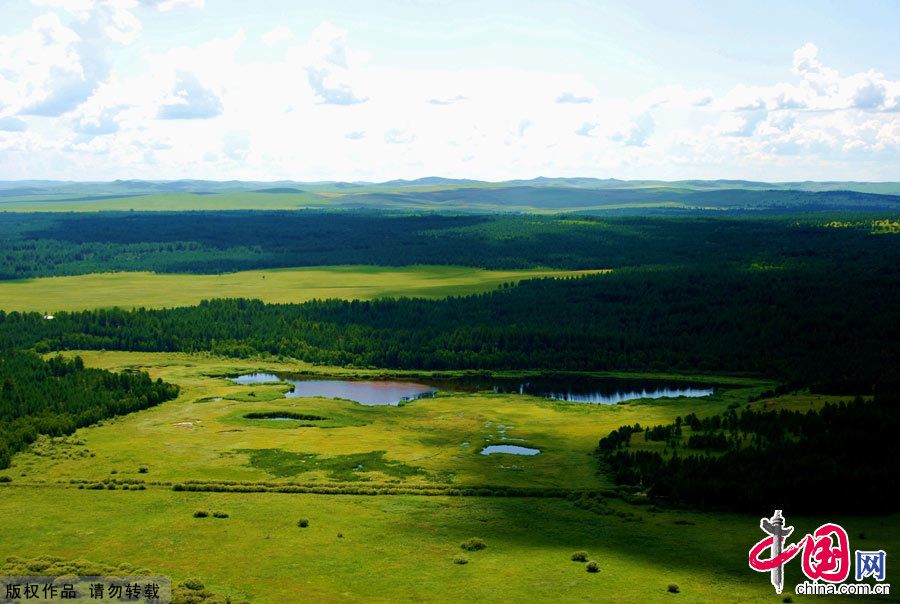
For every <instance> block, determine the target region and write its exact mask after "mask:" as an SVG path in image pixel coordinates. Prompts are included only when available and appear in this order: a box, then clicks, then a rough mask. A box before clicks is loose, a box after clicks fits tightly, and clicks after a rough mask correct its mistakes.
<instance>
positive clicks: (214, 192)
mask: <svg viewBox="0 0 900 604" xmlns="http://www.w3.org/2000/svg"><path fill="white" fill-rule="evenodd" d="M201 200H202V201H201ZM299 208H318V209H375V210H401V211H410V210H415V211H426V210H432V211H451V212H481V213H483V212H533V211H534V212H580V213H585V212H587V213H609V212H627V213H659V212H698V211H714V210H727V211H769V212H771V211H790V210H791V209H795V210H799V211H817V210H839V211H843V210H846V211H887V212H896V211H900V182H856V181H829V182H816V181H802V182H782V183H767V182H758V181H750V180H725V179H718V180H696V179H694V180H678V181H662V180H620V179H616V178H607V179H601V178H591V177H546V176H538V177H536V178H532V179H528V180H510V181H504V182H488V181H479V180H472V179H457V178H443V177H438V176H429V177H425V178H418V179H413V180H402V179H401V180H390V181H387V182H382V183H371V182H332V181H324V182H302V181H293V180H281V181H270V182H263V181H239V180H230V181H212V180H196V179H185V180H115V181H111V182H74V181H47V180H24V181H0V211H3V210H12V211H31V210H36V211H60V210H64V211H79V210H167V211H169V210H215V209H230V210H234V209H279V210H280V209H299Z"/></svg>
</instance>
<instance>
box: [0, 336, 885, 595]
mask: <svg viewBox="0 0 900 604" xmlns="http://www.w3.org/2000/svg"><path fill="white" fill-rule="evenodd" d="M69 354H74V353H69ZM79 354H80V355H81V356H82V357H83V358H84V360H85V363H86V364H87V365H89V366H95V367H103V368H108V369H120V370H121V369H143V370H146V371H148V372H149V373H150V374H151V375H152V376H153V377H162V378H163V379H165V380H168V381H171V382H174V383H177V384H178V385H179V386H181V388H182V391H181V395H180V396H179V397H178V399H176V400H174V401H170V402H167V403H164V404H162V405H160V406H158V407H155V408H152V409H148V410H145V411H141V412H138V413H134V414H131V415H128V416H124V417H120V418H117V419H115V420H110V421H106V422H103V423H102V424H101V425H97V426H93V427H90V428H85V429H82V430H79V431H78V432H77V433H76V434H75V435H73V436H72V437H68V438H66V439H58V440H55V441H50V440H48V439H41V441H39V442H38V443H36V444H35V445H34V446H33V447H32V448H31V450H30V451H27V452H23V453H20V454H18V455H17V456H16V457H15V458H14V461H13V464H14V465H13V467H11V468H9V469H7V470H3V471H0V476H8V477H10V478H11V479H12V482H10V483H2V482H0V536H2V537H0V559H3V558H5V557H6V556H11V555H15V556H21V557H36V556H40V555H53V556H60V557H63V558H67V559H75V558H84V559H88V560H93V561H99V562H105V563H110V564H118V563H122V562H127V563H130V564H134V565H138V566H143V567H147V568H149V569H152V570H153V571H154V572H160V573H165V574H168V575H170V576H172V577H173V578H174V579H175V580H176V581H179V580H182V579H185V578H187V577H191V576H198V577H200V578H201V579H202V580H203V581H204V582H205V583H206V584H207V586H208V587H211V588H213V589H214V590H215V591H217V592H221V593H226V594H228V595H230V596H231V597H232V599H233V601H240V600H241V599H245V598H246V599H249V600H251V601H253V602H272V603H280V602H293V601H306V600H313V601H322V602H331V601H397V600H423V601H429V600H431V601H434V600H436V601H465V600H470V601H534V600H547V601H549V600H553V601H565V602H569V601H617V602H670V601H673V600H677V601H684V602H707V601H722V602H773V603H774V602H779V601H781V597H776V596H775V594H774V592H773V590H772V589H771V586H770V585H769V583H768V577H767V576H764V575H757V574H755V573H753V572H752V571H750V570H749V569H747V567H746V555H747V550H748V548H749V547H750V546H751V545H752V544H753V543H754V542H755V541H756V540H757V539H758V538H759V537H760V534H759V529H758V522H759V519H758V517H755V518H754V517H748V516H741V515H731V514H701V513H694V512H685V511H678V510H668V509H660V508H657V507H655V506H649V505H636V504H632V503H626V502H625V501H623V500H621V499H617V498H615V497H610V496H607V497H604V498H603V499H602V500H598V499H584V498H583V497H581V495H579V494H577V493H578V492H579V491H582V490H593V491H604V490H605V489H607V488H608V487H609V486H610V485H609V483H608V482H607V481H606V480H605V479H604V477H603V476H602V475H599V474H598V473H597V471H596V465H595V461H594V459H593V457H592V456H591V451H592V449H593V448H594V447H595V445H596V441H597V439H598V438H599V437H600V436H603V435H605V434H606V433H608V432H609V431H610V430H611V429H613V428H616V427H618V426H619V425H622V424H625V423H634V422H636V421H639V422H640V423H642V424H650V425H652V424H656V423H667V422H670V421H672V420H673V419H674V417H675V416H677V415H685V414H686V413H688V412H690V411H696V412H698V413H699V414H706V413H715V412H719V411H721V410H723V409H725V408H726V407H727V406H728V405H729V404H733V403H744V402H745V401H746V400H747V398H748V397H749V396H752V395H754V394H758V393H760V392H761V391H763V390H765V389H767V388H769V387H771V383H768V382H764V381H760V380H753V379H748V378H719V379H717V380H713V381H715V382H717V383H719V384H722V383H728V384H733V385H734V386H733V387H731V388H722V389H720V390H719V391H718V392H717V393H716V394H715V395H714V396H712V397H709V398H705V399H658V400H650V401H639V402H632V403H629V404H621V405H615V406H592V405H581V404H577V403H558V402H550V401H546V400H543V399H539V398H535V397H529V396H519V395H498V394H489V393H468V394H465V393H464V394H456V393H441V394H439V395H438V396H437V397H435V398H433V399H421V400H417V401H414V402H411V403H408V404H406V405H404V406H400V407H375V408H367V407H362V406H360V405H357V404H355V403H352V402H349V401H339V400H326V399H320V398H292V399H285V398H282V393H283V391H284V390H285V389H286V387H287V386H286V385H284V384H272V385H237V384H234V383H232V382H230V381H228V380H226V379H225V378H224V376H227V375H234V374H238V373H246V372H252V371H260V370H264V371H301V372H309V373H314V374H315V373H318V374H323V375H325V374H335V373H336V374H340V375H355V376H357V377H373V376H376V375H380V372H378V371H367V372H354V371H351V370H346V369H345V370H336V369H333V368H327V367H315V366H310V365H306V364H303V363H299V362H282V361H276V360H271V361H266V360H253V361H242V360H235V359H224V358H217V357H211V356H202V355H186V354H163V353H127V352H81V353H79ZM401 375H403V377H413V376H414V374H411V373H404V374H401ZM643 377H647V376H643ZM670 377H671V376H670ZM693 377H694V379H696V376H693ZM825 400H834V399H829V398H828V397H821V396H816V395H806V394H804V395H799V396H791V395H788V396H786V397H781V398H778V399H772V400H767V401H763V402H760V403H757V405H767V406H770V407H778V406H785V407H789V408H798V409H799V408H808V407H810V406H817V405H820V404H822V403H823V402H824V401H825ZM251 411H257V412H259V411H292V412H295V413H300V414H306V415H316V416H320V417H327V418H328V423H327V425H326V424H325V423H323V424H322V425H321V427H318V426H316V425H313V426H309V425H307V426H301V425H300V424H302V423H303V422H300V421H298V422H284V423H281V422H271V423H269V424H266V423H264V422H261V421H260V420H247V419H244V417H243V416H244V414H245V413H247V412H251ZM312 423H315V422H312ZM276 424H280V425H276ZM517 438H521V439H523V440H522V441H514V440H510V439H517ZM504 439H506V440H507V442H512V443H527V444H530V445H534V446H537V447H539V448H540V449H541V450H542V453H541V455H538V456H536V457H510V456H502V455H494V456H482V455H479V454H478V450H479V449H480V448H481V447H482V446H483V445H486V444H491V443H498V442H503V441H504ZM466 443H468V445H466ZM260 452H262V453H260ZM304 454H313V455H315V457H303V455H304ZM254 458H256V460H255V461H254ZM304 459H305V460H307V461H308V462H312V465H313V466H315V467H314V468H313V469H311V470H309V471H306V469H305V468H303V467H302V464H303V463H305V462H304V461H303V460H304ZM351 461H352V463H353V464H354V465H352V466H349V467H348V465H347V464H348V463H350V462H351ZM345 462H346V463H345ZM367 464H370V465H368V466H367ZM141 466H146V467H147V471H146V473H143V472H141V471H140V467H141ZM359 466H362V467H359ZM113 472H115V474H113ZM105 479H116V480H120V481H126V480H127V481H145V482H144V483H140V484H142V486H145V487H146V490H139V491H136V490H133V485H135V484H138V483H137V482H131V485H132V488H130V489H129V490H123V489H122V487H121V483H120V486H119V488H117V489H115V490H108V489H104V490H88V489H78V488H77V485H78V483H77V482H74V483H73V482H71V481H79V480H86V481H89V482H91V483H94V484H97V483H100V481H103V480H105ZM188 480H212V481H226V480H237V481H244V482H248V483H252V484H256V483H260V482H266V483H269V484H271V483H284V482H291V481H293V482H298V483H304V484H320V485H365V484H373V483H375V484H393V485H407V484H408V485H429V484H431V485H448V484H449V485H456V486H465V485H471V486H477V485H508V486H527V487H561V488H565V489H571V490H572V491H573V493H575V494H573V496H572V497H571V498H523V497H501V496H489V497H458V496H457V497H447V496H431V497H424V496H413V495H378V496H360V495H316V494H287V493H272V492H268V493H265V492H255V493H211V492H180V491H173V490H172V485H171V484H166V483H177V482H183V481H188ZM197 510H205V511H209V512H214V511H222V512H225V513H227V514H229V517H228V518H224V519H219V518H212V517H210V518H202V519H198V518H194V517H193V513H194V512H195V511H197ZM766 512H769V511H768V510H766V511H763V512H762V513H766ZM300 518H307V519H309V521H310V524H309V527H308V528H299V527H298V526H297V521H298V519H300ZM790 520H791V522H792V524H794V525H795V526H797V527H798V528H797V530H798V531H801V532H802V531H808V530H812V529H813V528H815V527H816V526H818V525H819V524H821V522H822V521H823V520H822V519H813V518H799V517H790ZM829 520H835V521H843V522H844V526H845V527H847V528H848V530H849V531H850V533H851V536H853V535H857V534H858V533H860V532H864V533H865V534H866V538H867V541H865V542H864V543H865V544H866V545H869V544H871V545H873V546H875V545H877V547H879V548H883V549H885V550H889V551H894V550H896V547H897V546H900V522H898V521H897V520H898V518H897V516H890V517H854V518H846V519H835V518H829ZM469 537H480V538H482V539H484V540H485V542H486V543H487V545H488V547H487V549H485V550H483V551H480V552H471V553H467V552H463V551H462V550H461V549H460V547H459V544H460V543H461V542H462V541H463V540H465V539H468V538H469ZM575 550H587V551H588V552H589V555H590V558H591V559H595V560H597V561H598V562H599V563H600V566H601V572H600V573H598V574H596V575H593V574H589V573H586V572H585V570H584V565H583V564H579V563H576V562H572V561H571V560H570V559H569V557H570V555H571V553H572V552H573V551H575ZM460 554H462V555H465V556H466V558H467V559H468V564H465V565H459V564H455V563H454V562H453V558H454V557H455V556H457V555H460ZM251 560H252V564H251V563H250V562H249V561H251ZM243 561H247V562H243ZM798 568H799V567H798V565H792V566H791V567H790V568H789V571H788V585H791V584H792V582H793V583H795V582H797V581H799V576H798ZM670 583H675V584H677V585H678V586H679V588H680V590H681V593H680V594H677V595H676V594H671V593H668V592H667V585H668V584H670ZM813 600H814V597H810V598H799V597H795V599H794V601H795V602H803V601H813ZM830 601H840V600H839V599H833V600H830ZM847 601H851V600H847Z"/></svg>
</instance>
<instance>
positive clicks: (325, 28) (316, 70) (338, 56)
mask: <svg viewBox="0 0 900 604" xmlns="http://www.w3.org/2000/svg"><path fill="white" fill-rule="evenodd" d="M308 52H309V57H310V64H309V65H307V67H306V76H307V80H308V81H309V86H310V88H312V90H313V93H314V94H315V95H316V97H317V98H318V99H319V101H320V102H322V103H324V104H327V105H355V104H358V103H364V102H366V101H367V100H368V99H367V98H366V97H365V96H363V95H361V94H360V93H358V92H357V91H356V90H354V85H353V81H352V79H353V73H352V69H353V67H355V65H354V64H355V63H356V61H357V57H356V55H354V54H353V53H352V52H351V51H350V49H349V48H348V46H347V31H346V30H343V29H338V28H337V27H335V26H333V25H331V24H330V23H327V22H325V23H322V24H321V25H320V26H319V27H317V28H316V30H315V31H314V32H313V34H312V37H311V38H310V41H309V45H308Z"/></svg>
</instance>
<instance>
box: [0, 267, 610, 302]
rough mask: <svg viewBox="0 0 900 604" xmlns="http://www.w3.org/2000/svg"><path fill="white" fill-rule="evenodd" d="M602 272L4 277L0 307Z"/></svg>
mask: <svg viewBox="0 0 900 604" xmlns="http://www.w3.org/2000/svg"><path fill="white" fill-rule="evenodd" d="M597 272H602V271H564V270H549V269H548V270H542V269H519V270H482V269H477V268H470V267H456V266H405V267H382V266H329V267H310V268H290V269H270V270H256V271H241V272H236V273H224V274H215V275H188V274H158V273H149V272H119V273H89V274H86V275H77V276H66V277H44V278H38V279H21V280H14V281H0V310H5V311H7V312H9V311H14V310H18V311H31V310H45V311H51V312H55V311H60V310H86V309H94V308H110V307H114V306H115V307H119V308H139V307H144V308H164V307H165V308H170V307H175V306H191V305H194V304H198V303H199V302H200V301H201V300H208V299H211V298H257V299H260V300H262V301H264V302H271V303H285V304H286V303H297V302H306V301H307V300H313V299H319V300H324V299H340V300H372V299H375V298H391V297H394V298H397V297H401V296H408V297H412V296H414V297H418V298H443V297H446V296H450V295H454V296H458V295H466V294H476V293H482V292H486V291H490V290H492V289H495V288H497V287H498V286H499V285H500V284H503V283H518V282H519V281H521V280H522V279H533V278H538V277H572V276H580V275H587V274H594V273H597Z"/></svg>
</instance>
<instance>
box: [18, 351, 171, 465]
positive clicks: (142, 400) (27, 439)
mask: <svg viewBox="0 0 900 604" xmlns="http://www.w3.org/2000/svg"><path fill="white" fill-rule="evenodd" d="M176 396H178V387H177V386H175V385H173V384H168V383H165V382H163V381H162V380H160V379H157V380H156V381H153V380H151V379H150V376H148V375H147V374H146V373H144V372H137V371H126V372H122V373H113V372H110V371H104V370H102V369H89V368H86V367H85V366H84V363H83V362H82V360H81V358H80V357H75V358H73V359H72V360H66V359H65V358H63V357H61V356H56V357H52V358H50V359H48V360H46V361H45V360H43V359H42V358H41V357H39V356H38V355H36V354H34V353H31V352H24V351H13V350H3V351H0V468H6V467H8V466H9V461H10V458H11V457H12V455H13V453H15V452H17V451H20V450H22V449H24V448H25V447H26V446H27V445H29V444H31V443H32V442H34V440H35V439H36V438H37V436H38V434H46V435H49V436H63V435H66V434H71V433H73V432H74V431H75V430H77V429H78V428H81V427H84V426H88V425H90V424H93V423H96V422H98V421H100V420H101V419H105V418H108V417H112V416H115V415H123V414H125V413H131V412H132V411H137V410H139V409H146V408H148V407H152V406H154V405H157V404H159V403H161V402H163V401H166V400H169V399H172V398H175V397H176Z"/></svg>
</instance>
